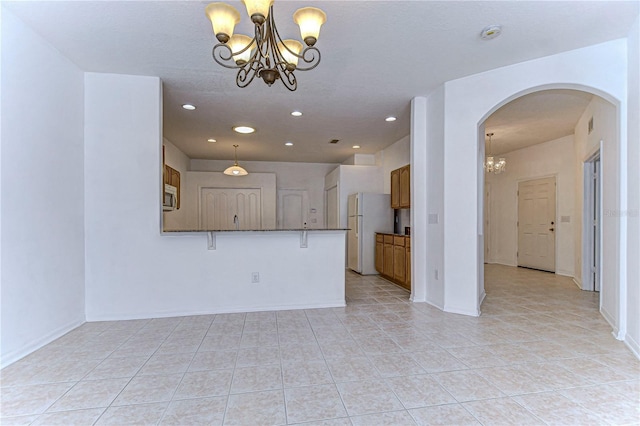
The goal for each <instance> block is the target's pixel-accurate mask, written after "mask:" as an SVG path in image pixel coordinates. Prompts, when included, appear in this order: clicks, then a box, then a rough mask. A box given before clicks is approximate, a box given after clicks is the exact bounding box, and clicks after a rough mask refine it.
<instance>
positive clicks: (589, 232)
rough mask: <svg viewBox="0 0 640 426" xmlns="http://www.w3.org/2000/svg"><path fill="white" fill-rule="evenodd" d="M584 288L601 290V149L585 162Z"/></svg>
mask: <svg viewBox="0 0 640 426" xmlns="http://www.w3.org/2000/svg"><path fill="white" fill-rule="evenodd" d="M583 170H584V213H583V217H584V229H583V235H584V239H583V251H582V253H583V262H582V268H583V269H582V276H583V277H584V283H583V289H584V290H590V291H597V292H599V291H600V286H601V283H600V281H601V280H600V265H601V263H602V250H601V247H602V234H601V232H602V162H601V161H600V150H598V151H596V152H595V153H594V154H593V155H592V156H591V157H590V158H589V159H587V161H585V162H584V168H583Z"/></svg>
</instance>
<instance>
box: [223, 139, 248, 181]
mask: <svg viewBox="0 0 640 426" xmlns="http://www.w3.org/2000/svg"><path fill="white" fill-rule="evenodd" d="M233 148H234V149H235V154H234V159H235V161H234V162H233V166H229V167H227V169H226V170H225V171H224V172H223V173H224V174H225V175H229V176H246V175H248V174H249V172H247V171H246V170H245V169H243V168H242V167H240V166H239V165H238V145H234V146H233Z"/></svg>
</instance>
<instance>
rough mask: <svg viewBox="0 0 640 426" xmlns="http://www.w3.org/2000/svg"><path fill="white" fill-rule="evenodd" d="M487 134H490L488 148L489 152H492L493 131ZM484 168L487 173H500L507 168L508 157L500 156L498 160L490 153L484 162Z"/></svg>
mask: <svg viewBox="0 0 640 426" xmlns="http://www.w3.org/2000/svg"><path fill="white" fill-rule="evenodd" d="M487 136H489V149H488V150H487V152H488V153H491V137H492V136H493V133H487ZM484 170H485V171H486V172H487V173H495V174H497V175H499V174H500V173H502V172H504V171H506V170H507V159H506V158H503V157H500V158H498V161H497V162H496V161H495V160H494V159H493V156H491V155H488V156H487V160H486V161H485V162H484Z"/></svg>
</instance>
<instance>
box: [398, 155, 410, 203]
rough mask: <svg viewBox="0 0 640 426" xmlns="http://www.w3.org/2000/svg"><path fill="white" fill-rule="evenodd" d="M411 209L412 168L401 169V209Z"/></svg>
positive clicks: (408, 166) (407, 166)
mask: <svg viewBox="0 0 640 426" xmlns="http://www.w3.org/2000/svg"><path fill="white" fill-rule="evenodd" d="M409 207H411V166H410V165H406V166H404V167H403V168H401V169H400V208H401V209H407V208H409Z"/></svg>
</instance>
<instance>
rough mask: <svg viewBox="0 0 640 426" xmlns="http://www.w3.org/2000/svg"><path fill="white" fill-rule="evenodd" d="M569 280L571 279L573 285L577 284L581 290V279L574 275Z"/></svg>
mask: <svg viewBox="0 0 640 426" xmlns="http://www.w3.org/2000/svg"><path fill="white" fill-rule="evenodd" d="M571 281H573V283H574V284H575V285H577V286H578V288H579V289H580V290H582V281H581V280H579V279H577V278H576V277H573V280H571Z"/></svg>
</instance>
